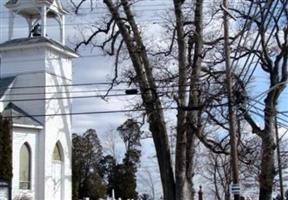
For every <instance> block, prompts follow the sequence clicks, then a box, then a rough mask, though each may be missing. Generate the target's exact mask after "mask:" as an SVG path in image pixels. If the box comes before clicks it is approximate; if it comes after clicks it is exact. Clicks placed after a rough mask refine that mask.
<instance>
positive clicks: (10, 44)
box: [0, 37, 76, 55]
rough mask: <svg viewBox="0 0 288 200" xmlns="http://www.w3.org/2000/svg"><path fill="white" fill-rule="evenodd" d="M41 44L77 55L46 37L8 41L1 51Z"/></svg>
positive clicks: (2, 45) (0, 47)
mask: <svg viewBox="0 0 288 200" xmlns="http://www.w3.org/2000/svg"><path fill="white" fill-rule="evenodd" d="M40 43H48V44H51V45H53V46H56V47H58V48H60V49H62V50H64V51H66V52H69V53H71V54H74V55H75V54H76V53H75V51H74V50H73V49H71V48H69V47H67V46H64V45H62V44H61V43H59V42H56V41H54V40H52V39H49V38H46V37H31V38H17V39H14V40H8V41H6V42H4V43H2V44H0V49H2V48H3V49H5V48H9V47H11V48H14V47H17V46H26V45H32V44H40Z"/></svg>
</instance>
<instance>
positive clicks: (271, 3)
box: [239, 0, 279, 80]
mask: <svg viewBox="0 0 288 200" xmlns="http://www.w3.org/2000/svg"><path fill="white" fill-rule="evenodd" d="M278 3H279V0H277V1H276V3H275V5H274V7H273V11H272V13H273V12H274V11H275V9H276V8H277V5H278ZM272 5H273V1H267V9H266V10H267V12H266V13H265V14H264V17H263V20H262V21H261V25H260V28H263V30H264V31H266V30H267V29H268V26H269V24H270V22H271V20H272V15H270V18H269V19H268V21H267V17H268V16H269V10H270V8H271V7H272ZM266 21H267V26H266V27H265V23H266ZM259 37H260V32H259V31H258V33H257V36H256V38H255V40H254V42H253V44H252V47H251V49H252V50H254V48H255V46H256V44H257V42H258V39H259ZM259 47H260V43H258V46H257V49H259ZM251 55H252V52H251V51H250V52H249V55H248V57H247V58H246V61H245V63H244V66H243V67H242V69H241V72H240V74H239V76H241V75H242V74H243V73H244V71H245V69H246V67H247V66H248V69H247V70H246V72H245V74H244V78H243V79H244V80H245V77H246V76H247V72H248V71H249V69H250V67H251V63H253V60H254V58H255V56H256V55H255V54H253V56H252V58H251V62H250V64H249V65H248V63H249V60H250V57H251Z"/></svg>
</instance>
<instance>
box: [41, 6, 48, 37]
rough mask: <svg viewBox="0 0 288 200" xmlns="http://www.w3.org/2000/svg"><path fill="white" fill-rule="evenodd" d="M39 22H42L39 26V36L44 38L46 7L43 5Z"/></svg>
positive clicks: (45, 31)
mask: <svg viewBox="0 0 288 200" xmlns="http://www.w3.org/2000/svg"><path fill="white" fill-rule="evenodd" d="M41 20H42V25H41V35H42V37H46V33H47V30H46V28H47V26H46V25H47V6H46V5H43V6H42V10H41Z"/></svg>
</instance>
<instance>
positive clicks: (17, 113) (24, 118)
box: [2, 102, 43, 127]
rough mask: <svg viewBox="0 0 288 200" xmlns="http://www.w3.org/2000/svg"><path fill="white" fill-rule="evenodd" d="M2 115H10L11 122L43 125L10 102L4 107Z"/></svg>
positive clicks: (34, 125)
mask: <svg viewBox="0 0 288 200" xmlns="http://www.w3.org/2000/svg"><path fill="white" fill-rule="evenodd" d="M2 115H3V116H4V117H12V121H13V124H17V125H28V126H33V127H42V126H43V125H42V123H41V122H39V121H38V120H37V119H35V118H34V117H33V116H31V115H29V114H28V113H26V112H25V111H24V110H22V109H21V108H19V107H18V106H16V105H15V104H13V103H11V102H10V103H9V104H8V105H7V106H6V107H5V109H4V111H3V112H2Z"/></svg>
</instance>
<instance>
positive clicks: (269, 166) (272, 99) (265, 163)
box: [259, 77, 278, 200]
mask: <svg viewBox="0 0 288 200" xmlns="http://www.w3.org/2000/svg"><path fill="white" fill-rule="evenodd" d="M274 78H275V77H274ZM275 90H276V89H275ZM275 90H274V91H271V92H270V93H269V94H268V96H267V98H266V99H265V110H264V112H265V118H264V119H265V129H264V132H263V135H262V147H261V151H262V152H261V173H260V194H259V200H271V199H272V189H273V180H274V176H275V175H276V173H275V166H274V161H275V155H274V151H275V147H276V145H275V141H274V138H275V115H276V99H277V98H278V94H277V91H275Z"/></svg>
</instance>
